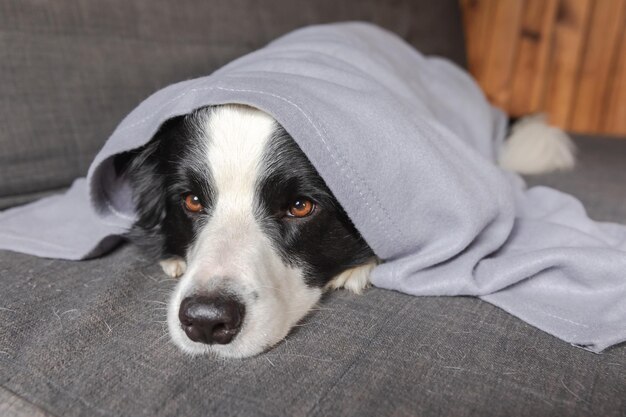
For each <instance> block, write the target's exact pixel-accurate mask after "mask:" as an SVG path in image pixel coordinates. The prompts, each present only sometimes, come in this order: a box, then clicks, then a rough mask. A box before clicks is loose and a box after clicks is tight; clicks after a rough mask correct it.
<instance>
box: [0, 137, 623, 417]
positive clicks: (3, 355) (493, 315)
mask: <svg viewBox="0 0 626 417" xmlns="http://www.w3.org/2000/svg"><path fill="white" fill-rule="evenodd" d="M578 144H579V147H580V148H581V149H582V150H583V153H582V154H581V161H580V164H579V168H578V169H577V171H575V172H574V173H568V174H557V175H552V176H545V177H543V180H540V179H537V178H535V179H532V181H533V182H544V183H545V182H549V183H552V185H554V186H558V187H560V186H563V187H562V188H569V191H571V192H574V193H575V194H576V195H579V196H581V197H582V198H583V199H585V200H587V201H588V202H590V203H591V204H590V207H591V208H592V210H591V214H592V215H593V216H594V217H596V218H602V219H605V220H614V221H622V222H626V211H625V210H624V204H623V202H624V201H625V200H626V188H625V187H623V184H624V179H625V178H624V176H623V174H624V173H623V155H626V142H616V141H613V142H611V141H609V140H595V141H594V140H593V139H585V138H581V139H579V140H578ZM619 155H622V157H621V158H620V157H619ZM594 175H595V176H596V177H595V179H596V180H597V179H602V182H597V183H595V185H593V186H592V184H591V183H588V180H589V178H590V176H591V177H592V178H594V177H593V176H594ZM618 206H620V207H622V208H620V209H618V210H615V209H614V207H618ZM173 285H174V281H173V280H170V279H167V278H166V277H164V275H163V273H162V272H161V271H160V270H159V267H158V266H156V265H154V264H153V262H150V261H149V260H147V259H145V258H144V257H143V256H142V255H140V254H139V253H138V252H137V251H136V249H135V248H132V247H129V246H126V247H122V248H120V249H118V250H116V251H115V252H113V253H112V254H110V255H109V256H107V257H105V258H101V259H95V260H90V261H84V262H68V261H54V260H45V259H38V258H33V257H30V256H26V255H21V254H14V253H10V252H1V251H0V294H2V298H0V386H2V387H4V389H5V391H8V392H12V393H15V394H16V395H18V396H20V397H21V398H22V400H21V401H25V402H30V403H31V404H32V405H33V407H35V409H38V410H45V411H47V412H50V413H51V414H53V415H63V416H80V415H84V416H98V415H102V416H166V415H185V416H205V415H219V416H259V415H261V416H263V415H266V416H323V415H329V416H359V417H362V416H386V415H396V416H408V415H421V416H436V415H454V416H501V415H507V416H538V415H555V416H560V415H568V416H589V415H598V416H623V415H624V411H625V410H626V379H625V378H624V375H626V374H625V369H626V345H621V346H617V347H614V348H612V349H609V350H608V351H607V352H605V353H603V354H602V355H596V354H593V353H590V352H587V351H584V350H582V349H579V348H575V347H572V346H570V345H568V344H566V343H564V342H562V341H560V340H558V339H556V338H554V337H552V336H550V335H548V334H546V333H543V332H541V331H540V330H537V329H536V328H533V327H531V326H529V325H527V324H525V323H524V322H522V321H520V320H518V319H516V318H515V317H513V316H511V315H509V314H507V313H505V312H504V311H502V310H500V309H498V308H496V307H493V306H491V305H490V304H487V303H485V302H482V301H480V300H478V299H474V298H468V297H411V296H408V295H405V294H400V293H396V292H391V291H385V290H380V289H370V290H368V291H367V292H366V293H365V294H364V295H362V296H356V295H353V294H351V293H348V292H346V291H336V292H333V293H331V294H329V295H328V296H327V297H326V298H325V299H324V300H323V302H322V303H321V305H320V308H319V309H317V310H316V311H314V312H312V314H310V315H309V317H308V318H307V319H306V320H305V321H304V322H303V323H301V325H300V326H298V327H297V328H296V329H295V330H294V331H293V332H292V333H291V334H290V335H289V336H288V338H287V339H286V340H285V341H284V342H282V343H280V344H279V345H278V346H277V347H276V348H274V349H272V350H270V351H268V352H267V353H264V354H261V355H259V356H257V357H254V358H250V359H245V360H226V361H225V360H217V359H214V358H208V357H196V358H192V357H189V356H187V355H184V354H182V353H181V352H180V351H178V349H177V348H175V347H174V346H173V345H172V343H171V342H169V340H168V336H167V334H166V329H165V326H164V324H163V320H164V317H165V312H164V310H163V309H164V306H165V304H164V303H165V302H166V300H167V296H168V294H169V292H170V291H171V288H172V286H173Z"/></svg>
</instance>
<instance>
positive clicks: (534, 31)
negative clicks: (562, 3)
mask: <svg viewBox="0 0 626 417" xmlns="http://www.w3.org/2000/svg"><path fill="white" fill-rule="evenodd" d="M557 6H558V0H526V2H525V3H524V9H523V17H522V24H521V28H520V33H519V38H520V40H519V46H518V51H517V59H516V62H515V67H514V69H513V76H512V83H511V90H512V94H511V101H510V104H509V106H508V109H509V112H510V113H511V114H512V115H514V116H521V115H525V114H529V113H536V112H538V111H539V110H541V105H542V104H543V97H544V93H545V85H546V81H547V78H548V72H547V69H548V62H549V60H548V54H549V53H550V50H551V47H552V35H553V31H554V24H555V15H556V11H557Z"/></svg>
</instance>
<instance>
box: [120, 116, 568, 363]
mask: <svg viewBox="0 0 626 417" xmlns="http://www.w3.org/2000/svg"><path fill="white" fill-rule="evenodd" d="M524 123H525V125H523V126H522V127H524V126H525V127H524V128H523V129H518V130H517V131H515V129H514V130H513V132H512V136H511V138H510V140H509V142H510V144H511V146H510V148H511V149H509V150H507V148H506V147H505V149H504V150H503V158H502V159H501V164H502V165H508V166H510V167H512V168H513V169H516V170H519V171H521V170H522V169H520V167H526V168H530V171H533V169H534V171H541V170H544V171H545V170H549V169H554V168H565V167H567V166H568V164H571V163H573V158H572V155H571V150H570V152H568V149H567V146H569V145H568V143H567V138H566V137H564V138H563V137H561V136H564V135H563V134H562V132H560V131H559V130H557V129H554V128H550V127H549V126H547V125H546V124H545V123H543V122H542V121H541V120H535V121H533V120H531V121H525V122H524ZM550 129H554V130H550ZM524 132H528V134H524ZM529 136H531V137H532V138H533V139H532V140H530V139H529ZM546 138H547V139H548V140H547V141H546V140H545V139H546ZM551 139H554V140H551ZM546 144H548V145H549V146H546ZM528 147H531V148H533V147H534V148H538V149H540V150H541V152H539V153H537V152H535V153H534V154H535V155H538V154H540V155H543V157H535V158H533V159H532V160H531V161H528V157H527V155H529V154H530V155H532V154H533V153H532V149H528ZM551 147H552V148H554V151H553V152H552V151H551V150H550V148H551ZM519 157H521V158H526V160H522V161H521V162H520V159H519ZM568 158H570V159H571V161H570V160H569V159H568ZM117 163H118V166H120V167H123V168H121V169H124V170H125V171H124V175H126V176H127V178H128V179H129V182H130V184H131V188H132V189H133V195H134V200H135V201H134V202H135V205H136V208H137V213H138V220H137V221H136V223H135V225H134V227H133V229H132V230H131V232H130V233H129V236H128V237H129V239H130V240H131V241H133V242H134V243H136V244H137V245H139V246H141V247H143V248H144V249H145V250H146V251H147V252H148V253H150V254H152V255H153V256H154V257H155V259H159V260H160V264H161V266H162V267H163V270H164V271H165V272H166V274H168V275H170V276H172V277H179V276H181V277H182V278H181V280H180V281H179V282H178V284H177V286H176V289H175V290H174V293H173V294H172V297H171V299H170V301H169V305H168V313H167V321H168V327H169V332H170V335H171V337H172V339H173V341H174V343H175V344H176V345H178V346H179V347H180V348H181V349H182V350H183V351H185V352H188V353H192V354H202V353H213V354H217V355H220V356H225V357H247V356H251V355H255V354H258V353H260V352H262V351H263V350H265V349H267V348H269V347H271V346H272V345H274V344H276V343H278V342H279V341H280V340H282V339H283V338H284V337H285V336H286V335H287V333H288V332H289V331H290V329H291V328H292V327H293V326H294V325H295V324H296V323H297V322H298V321H299V320H300V319H301V318H303V317H304V316H305V315H306V314H307V312H309V311H310V310H311V308H312V307H313V306H314V305H315V304H316V303H317V302H318V301H319V300H320V297H321V295H322V292H323V291H324V290H325V289H327V288H340V287H345V288H347V289H350V290H352V291H354V292H357V293H359V292H361V290H362V289H363V288H365V287H366V286H367V285H368V283H369V273H370V271H371V269H372V268H373V267H374V266H375V265H376V263H377V262H378V259H377V258H376V256H375V255H374V253H373V251H372V250H371V248H370V247H369V246H368V245H367V243H366V242H365V241H364V240H363V238H362V237H361V235H360V234H359V232H358V231H357V230H356V228H355V227H354V225H353V224H352V222H351V221H350V219H349V218H348V216H347V215H346V213H345V212H344V210H343V209H342V208H341V206H340V205H339V203H338V202H337V200H336V199H335V197H334V196H333V194H332V193H331V191H330V190H329V189H328V187H327V186H326V184H325V183H324V181H323V180H322V178H321V177H320V176H319V174H318V173H317V171H316V170H315V168H314V167H313V166H312V165H311V163H310V162H309V160H308V159H307V158H306V156H305V155H304V154H303V152H302V151H301V150H300V149H299V147H298V146H297V145H296V143H295V142H294V140H293V139H292V138H291V137H290V136H289V134H288V133H287V132H286V131H285V130H284V129H283V128H282V127H281V126H280V125H279V124H278V123H277V122H276V121H275V120H274V119H273V118H272V117H270V116H269V115H267V114H266V113H264V112H262V111H260V110H257V109H255V108H252V107H248V106H244V105H224V106H215V107H205V108H202V109H199V110H197V111H195V112H194V113H192V114H189V115H185V116H180V117H177V118H174V119H171V120H169V121H168V122H166V123H165V124H164V125H163V126H161V128H160V130H159V131H158V133H157V134H156V135H155V137H154V138H153V139H152V141H151V142H150V143H148V144H147V145H146V146H144V147H143V148H140V149H138V150H136V151H133V152H130V153H127V154H126V155H124V156H122V157H120V158H118V161H117ZM533 164H535V167H534V168H533ZM541 164H543V165H541ZM539 165H541V166H539ZM526 171H529V170H528V169H527V170H526Z"/></svg>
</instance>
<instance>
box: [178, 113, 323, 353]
mask: <svg viewBox="0 0 626 417" xmlns="http://www.w3.org/2000/svg"><path fill="white" fill-rule="evenodd" d="M206 115H207V116H206V118H205V120H203V121H202V120H200V121H196V124H197V127H198V129H199V132H198V134H199V135H201V137H200V140H202V139H203V138H204V142H203V143H204V144H205V145H206V146H204V149H203V152H205V154H206V165H207V167H206V169H207V170H209V171H210V173H211V177H212V179H213V186H214V188H215V193H214V205H213V207H212V212H211V214H210V217H209V218H208V221H207V223H206V225H205V226H204V227H203V229H202V230H201V231H200V233H199V234H198V237H197V239H196V241H195V243H194V246H193V247H192V248H191V249H190V251H189V254H188V256H187V262H188V268H187V271H186V273H185V275H184V276H183V278H182V279H181V281H180V282H179V284H178V286H177V288H176V290H175V292H174V294H173V296H172V298H171V300H170V303H169V306H168V326H169V330H170V335H171V337H172V340H173V341H174V343H175V344H176V345H177V346H179V347H180V348H181V349H182V350H183V351H185V352H188V353H191V354H200V353H214V354H218V355H220V356H228V357H245V356H251V355H254V354H257V353H260V352H262V351H263V350H265V349H266V348H268V347H269V346H272V345H274V344H276V343H278V342H279V341H280V340H282V339H283V338H284V337H285V336H286V335H287V333H288V332H289V330H290V329H291V328H292V327H293V325H294V324H295V323H296V322H298V321H299V320H300V319H301V318H302V317H303V316H304V315H305V314H306V313H307V312H308V311H309V310H310V309H311V308H312V307H313V306H314V305H315V304H316V303H317V301H319V299H320V296H321V290H320V289H318V288H309V287H308V286H307V285H306V283H305V280H304V274H303V271H302V270H301V269H299V268H293V267H289V266H287V265H285V264H284V263H283V262H282V260H281V258H280V256H279V254H278V252H277V251H276V250H275V249H274V247H273V245H272V243H271V241H270V240H269V238H268V237H267V236H266V235H265V233H264V232H263V230H262V229H261V227H260V225H259V224H258V221H257V219H256V216H255V205H256V202H255V193H256V183H257V180H258V179H259V177H260V175H261V169H262V167H261V163H262V158H263V154H264V150H265V148H266V146H267V144H268V142H269V140H270V139H271V137H272V134H273V132H274V129H275V127H276V125H275V122H274V120H273V119H272V118H271V117H270V116H268V115H267V114H265V113H263V112H261V111H259V110H255V109H253V108H250V107H247V106H239V105H228V106H221V107H217V108H215V109H214V110H213V111H212V112H207V113H206ZM212 291H226V292H229V293H231V294H234V295H236V296H237V297H238V298H239V299H240V300H241V301H242V302H243V303H244V304H245V306H246V314H245V317H244V321H243V325H242V327H241V330H240V331H239V334H238V335H237V336H236V337H235V339H234V340H233V341H232V342H231V343H229V344H226V345H206V344H202V343H196V342H193V341H191V340H190V339H189V338H188V337H187V335H186V334H185V333H184V331H183V330H182V329H181V326H180V323H179V319H178V310H179V307H180V303H181V302H182V300H183V299H184V298H185V297H187V296H191V295H193V294H197V293H202V292H205V293H208V292H212Z"/></svg>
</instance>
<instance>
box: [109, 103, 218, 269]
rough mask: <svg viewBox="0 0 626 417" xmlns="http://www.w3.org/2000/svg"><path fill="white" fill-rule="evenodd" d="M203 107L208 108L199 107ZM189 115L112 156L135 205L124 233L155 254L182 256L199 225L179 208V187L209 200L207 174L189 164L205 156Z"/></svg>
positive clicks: (210, 198)
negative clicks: (134, 219) (134, 215)
mask: <svg viewBox="0 0 626 417" xmlns="http://www.w3.org/2000/svg"><path fill="white" fill-rule="evenodd" d="M207 111H211V110H210V109H206V110H199V112H207ZM193 117H195V115H187V116H180V117H175V118H172V119H170V120H168V121H167V122H165V123H164V124H163V125H162V126H161V127H160V129H159V131H158V132H157V134H156V135H155V136H154V138H153V139H152V140H151V141H150V142H149V143H148V144H147V145H146V146H144V147H142V148H140V149H138V150H135V151H132V152H129V153H127V154H125V155H124V156H123V157H122V158H120V160H119V161H116V162H117V163H116V168H117V169H118V172H120V173H122V175H126V176H127V177H128V179H129V182H130V185H131V188H132V189H133V198H134V201H135V206H136V208H137V211H138V213H137V214H138V221H137V222H136V223H135V225H134V226H133V228H132V229H131V231H130V232H129V233H128V235H127V237H128V238H129V239H130V240H131V241H133V242H134V243H135V244H137V245H138V246H140V247H142V248H143V249H144V250H145V251H146V252H148V254H150V255H152V256H153V257H155V258H161V259H163V258H167V257H171V256H172V255H178V256H181V257H185V255H186V252H187V249H188V248H189V246H190V245H191V243H192V242H193V240H194V238H195V236H196V235H197V232H198V230H199V229H200V228H201V227H202V224H203V221H202V220H200V221H197V220H195V219H192V218H190V217H189V216H188V213H186V212H185V210H184V209H183V206H182V204H181V199H182V195H183V194H184V193H187V192H190V191H192V192H194V193H197V194H198V196H199V197H200V198H201V199H203V201H204V202H205V205H206V206H208V207H210V205H211V201H212V197H213V196H212V188H211V178H210V175H208V174H207V172H197V171H194V169H193V167H194V166H195V167H203V165H202V162H203V161H204V158H205V155H204V154H203V153H202V150H201V147H200V146H198V138H197V137H196V135H197V133H196V129H195V127H194V123H192V119H193ZM200 169H202V168H200ZM207 171H208V170H207Z"/></svg>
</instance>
